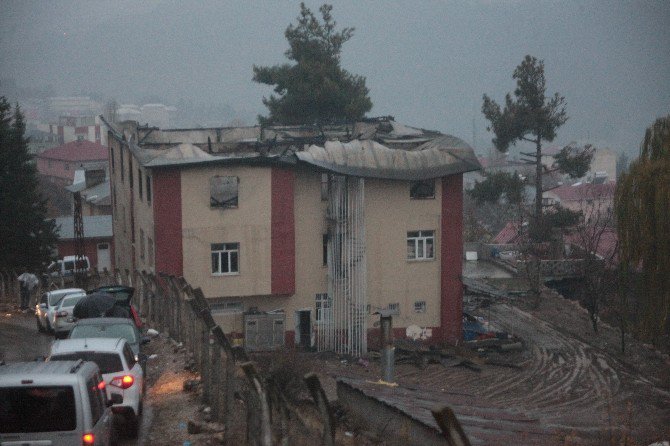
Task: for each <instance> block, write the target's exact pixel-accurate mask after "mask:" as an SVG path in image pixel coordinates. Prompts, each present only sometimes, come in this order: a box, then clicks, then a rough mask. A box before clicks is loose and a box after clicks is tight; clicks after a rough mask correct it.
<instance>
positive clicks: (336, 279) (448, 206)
mask: <svg viewBox="0 0 670 446" xmlns="http://www.w3.org/2000/svg"><path fill="white" fill-rule="evenodd" d="M109 128H110V132H109V141H110V147H109V149H110V166H111V167H110V178H111V185H112V208H113V214H114V237H115V249H116V264H117V266H118V267H119V268H121V269H126V268H127V269H130V270H147V271H154V272H156V273H159V272H164V273H168V274H173V275H175V276H181V277H184V278H185V279H186V280H187V281H188V282H189V283H190V284H191V285H192V286H193V287H200V288H201V289H202V291H203V293H204V294H205V297H206V298H207V299H208V300H209V302H210V305H211V306H212V308H213V309H214V310H215V311H214V313H215V314H214V317H215V319H216V320H217V322H218V323H220V324H221V326H222V327H223V328H224V330H226V332H231V331H232V332H236V333H242V332H244V331H245V330H247V332H251V333H255V331H254V330H256V329H257V327H258V325H256V323H255V321H246V322H245V320H244V319H243V318H242V315H243V314H245V313H248V314H252V313H254V314H255V313H256V312H272V313H273V314H278V313H279V314H284V315H285V320H278V321H275V322H276V323H277V324H279V325H277V326H278V327H279V330H280V332H281V333H283V334H284V336H285V337H282V338H281V340H282V342H283V341H284V339H285V342H286V343H287V344H296V345H302V346H305V347H310V346H313V347H316V348H318V349H321V350H323V349H334V350H336V351H339V352H346V353H349V354H353V355H360V354H361V353H362V352H364V351H365V350H366V345H367V344H366V343H367V336H368V335H370V336H371V337H372V336H374V334H375V333H377V332H378V330H377V329H375V328H374V323H375V322H376V321H377V322H378V320H379V319H378V318H379V316H378V315H376V314H375V312H376V311H378V310H381V309H385V310H387V311H389V312H391V313H392V314H393V319H394V320H393V325H394V330H395V332H394V334H395V336H398V337H405V336H410V334H409V333H420V337H421V338H422V339H426V340H429V341H451V342H456V341H458V340H460V339H461V336H462V329H461V324H462V305H463V296H462V294H463V286H462V283H461V275H462V257H463V211H462V207H463V191H462V187H463V186H462V184H463V183H462V177H463V173H464V172H468V171H472V170H477V169H479V168H480V166H479V163H478V161H477V159H476V158H475V156H474V153H473V150H472V148H471V147H470V146H469V145H468V144H466V143H465V142H464V141H463V140H461V139H459V138H456V137H454V136H451V135H445V134H441V133H439V132H430V131H425V130H421V129H417V128H413V127H408V126H404V125H402V124H400V123H396V122H395V121H393V120H392V119H390V118H378V119H372V120H368V121H363V122H357V123H354V124H351V125H348V126H335V127H332V128H331V127H326V128H322V129H316V128H314V127H311V126H291V127H285V126H276V127H231V128H205V129H178V130H169V129H168V130H165V129H158V128H151V127H146V126H138V125H137V123H131V122H125V123H123V124H122V125H121V126H118V127H116V126H113V125H111V124H110V125H109ZM231 312H234V313H236V314H238V315H239V317H236V319H232V318H228V315H229V314H230V313H231ZM247 322H248V324H247ZM275 335H276V334H275V333H274V332H273V333H272V334H271V335H270V336H275ZM254 336H255V335H254ZM259 336H260V335H259Z"/></svg>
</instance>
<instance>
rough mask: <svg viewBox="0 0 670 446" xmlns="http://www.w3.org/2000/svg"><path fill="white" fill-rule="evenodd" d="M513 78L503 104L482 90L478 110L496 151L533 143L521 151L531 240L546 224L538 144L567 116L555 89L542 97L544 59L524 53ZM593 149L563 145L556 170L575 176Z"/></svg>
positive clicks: (539, 238) (548, 138)
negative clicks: (529, 187) (529, 177)
mask: <svg viewBox="0 0 670 446" xmlns="http://www.w3.org/2000/svg"><path fill="white" fill-rule="evenodd" d="M512 77H513V79H515V80H516V85H517V86H516V89H515V90H514V98H512V95H510V94H509V93H507V95H506V96H505V106H504V107H503V108H502V109H501V107H500V105H498V104H497V103H496V102H495V101H494V100H493V99H491V98H490V97H489V96H487V95H486V94H485V95H484V103H483V104H482V113H484V116H485V117H486V119H487V120H489V122H490V123H491V125H490V127H489V128H488V129H487V130H492V131H493V133H494V134H495V138H494V139H493V144H494V145H495V147H496V149H497V150H499V151H500V152H507V150H508V149H509V147H510V145H514V144H516V143H517V142H521V141H525V142H529V143H531V144H533V145H534V146H535V152H521V154H522V155H523V156H525V157H526V158H527V161H528V162H529V163H532V164H534V165H535V178H534V179H533V182H534V185H535V206H534V208H535V209H534V213H533V216H532V220H531V223H532V229H533V230H532V231H531V235H532V236H533V239H534V240H535V241H542V239H543V238H545V237H546V234H547V233H548V232H550V231H547V228H546V225H545V224H543V212H542V176H543V174H544V173H545V169H544V167H543V164H542V144H543V142H545V141H546V142H551V141H553V140H554V138H556V131H557V130H558V129H559V128H560V127H561V126H562V125H563V124H565V122H566V121H567V120H568V116H567V114H566V111H565V98H564V97H563V96H560V95H559V94H558V93H555V94H554V96H552V97H550V98H547V97H546V85H545V84H546V81H545V77H544V62H543V61H541V60H540V61H538V60H537V59H536V58H535V57H532V56H526V57H525V58H524V60H523V62H521V64H520V65H518V66H517V67H516V69H515V70H514V74H513V76H512ZM592 156H593V151H592V149H591V148H590V147H587V148H584V149H580V148H577V147H574V146H567V147H565V148H563V150H561V152H560V153H558V154H557V155H556V156H555V157H554V159H555V164H556V169H555V170H557V171H560V172H562V173H566V174H568V175H570V176H571V177H573V178H579V177H581V176H583V175H584V174H585V173H586V171H588V168H589V165H590V163H591V158H592Z"/></svg>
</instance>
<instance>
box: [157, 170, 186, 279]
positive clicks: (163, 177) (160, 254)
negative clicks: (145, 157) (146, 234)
mask: <svg viewBox="0 0 670 446" xmlns="http://www.w3.org/2000/svg"><path fill="white" fill-rule="evenodd" d="M152 181H153V185H152V186H153V187H152V192H153V207H154V221H155V222H156V224H155V225H154V233H155V238H156V240H155V251H156V258H155V261H156V272H157V273H161V272H163V273H166V274H173V275H175V276H177V277H179V276H183V275H184V256H183V246H182V237H181V234H182V220H181V173H180V172H179V170H157V171H155V172H154V173H153V176H152Z"/></svg>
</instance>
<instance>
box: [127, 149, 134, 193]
mask: <svg viewBox="0 0 670 446" xmlns="http://www.w3.org/2000/svg"><path fill="white" fill-rule="evenodd" d="M128 184H129V185H130V190H133V157H132V156H130V153H129V154H128Z"/></svg>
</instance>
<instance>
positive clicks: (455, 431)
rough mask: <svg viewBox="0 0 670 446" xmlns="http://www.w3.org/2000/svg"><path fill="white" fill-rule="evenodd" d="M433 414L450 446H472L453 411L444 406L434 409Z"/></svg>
mask: <svg viewBox="0 0 670 446" xmlns="http://www.w3.org/2000/svg"><path fill="white" fill-rule="evenodd" d="M431 412H432V414H433V418H435V421H437V425H438V426H440V430H441V431H442V433H443V434H444V438H446V439H447V444H448V445H449V446H470V441H469V440H468V437H467V436H466V435H465V432H464V431H463V428H462V427H461V423H459V422H458V419H456V415H454V411H453V410H451V409H450V408H448V407H446V406H444V407H438V408H436V409H433V410H431Z"/></svg>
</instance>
